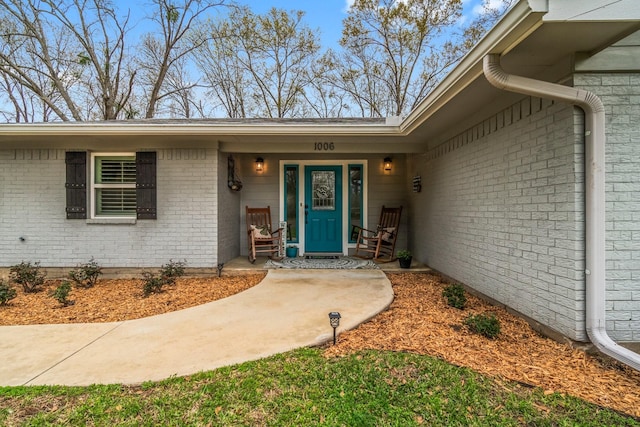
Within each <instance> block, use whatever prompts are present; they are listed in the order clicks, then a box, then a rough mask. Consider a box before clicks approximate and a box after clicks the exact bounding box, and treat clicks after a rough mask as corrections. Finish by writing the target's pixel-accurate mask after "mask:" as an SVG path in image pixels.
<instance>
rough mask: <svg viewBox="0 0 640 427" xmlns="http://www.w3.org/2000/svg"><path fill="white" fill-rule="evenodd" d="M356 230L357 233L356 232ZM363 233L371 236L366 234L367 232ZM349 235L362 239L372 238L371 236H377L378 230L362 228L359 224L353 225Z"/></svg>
mask: <svg viewBox="0 0 640 427" xmlns="http://www.w3.org/2000/svg"><path fill="white" fill-rule="evenodd" d="M356 231H357V233H356ZM365 233H369V234H371V236H367V234H365ZM351 235H352V236H356V237H357V238H363V239H372V238H374V237H373V236H377V235H378V232H377V231H373V230H369V229H368V228H364V227H360V226H359V225H354V226H353V229H352V231H351Z"/></svg>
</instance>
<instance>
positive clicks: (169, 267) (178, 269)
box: [160, 260, 187, 285]
mask: <svg viewBox="0 0 640 427" xmlns="http://www.w3.org/2000/svg"><path fill="white" fill-rule="evenodd" d="M186 265H187V261H173V260H169V262H168V263H167V264H165V265H163V266H162V268H161V269H160V276H161V277H162V278H163V279H164V280H165V281H166V284H167V285H173V284H174V283H175V281H176V279H177V278H178V277H182V276H184V268H185V266H186Z"/></svg>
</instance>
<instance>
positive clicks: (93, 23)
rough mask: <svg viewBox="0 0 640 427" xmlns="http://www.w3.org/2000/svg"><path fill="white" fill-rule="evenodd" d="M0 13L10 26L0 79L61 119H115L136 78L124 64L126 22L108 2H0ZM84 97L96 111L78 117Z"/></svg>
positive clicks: (1, 53)
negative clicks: (5, 78) (30, 95)
mask: <svg viewBox="0 0 640 427" xmlns="http://www.w3.org/2000/svg"><path fill="white" fill-rule="evenodd" d="M0 8H1V9H3V10H4V13H5V18H6V21H5V22H10V25H7V26H3V28H2V30H1V31H2V34H1V37H2V38H3V40H4V41H5V43H4V45H3V47H1V48H0V66H1V70H2V72H3V73H4V74H6V75H7V76H9V78H11V79H13V80H14V81H15V82H17V83H19V84H20V85H22V86H24V87H25V88H27V89H28V90H29V91H31V92H32V93H33V94H35V95H36V96H38V97H39V98H40V99H42V101H43V102H44V103H45V104H46V105H47V107H48V108H50V109H51V110H52V111H54V112H55V114H56V115H57V116H58V118H59V119H60V120H64V121H67V120H72V119H73V120H78V121H80V120H85V119H93V118H100V119H103V120H112V119H116V118H118V115H119V114H120V113H121V112H122V111H123V109H124V108H125V106H126V105H127V102H128V99H129V96H130V95H131V93H132V90H133V82H134V76H135V72H132V71H130V70H129V69H128V68H127V67H126V63H125V57H126V51H125V35H126V31H127V25H128V17H125V18H122V20H120V19H119V18H117V16H116V14H115V11H114V10H113V9H112V8H111V6H110V4H109V3H108V2H107V1H106V0H0ZM51 88H53V92H52V91H51ZM83 93H84V95H83ZM52 95H55V97H54V96H52ZM87 97H89V98H90V99H91V100H92V102H93V105H94V106H95V109H97V111H95V110H94V109H91V110H90V111H85V112H82V108H83V107H85V106H84V105H79V103H78V100H79V99H82V100H86V98H87Z"/></svg>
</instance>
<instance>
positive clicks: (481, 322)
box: [464, 313, 500, 339]
mask: <svg viewBox="0 0 640 427" xmlns="http://www.w3.org/2000/svg"><path fill="white" fill-rule="evenodd" d="M464 324H465V325H466V326H467V327H468V328H469V329H471V331H472V332H474V333H476V334H480V335H484V336H485V337H487V338H492V339H493V338H495V337H497V336H498V334H500V321H499V320H498V319H496V317H495V316H494V315H493V313H490V314H477V315H473V314H472V315H470V316H468V317H467V318H466V319H464Z"/></svg>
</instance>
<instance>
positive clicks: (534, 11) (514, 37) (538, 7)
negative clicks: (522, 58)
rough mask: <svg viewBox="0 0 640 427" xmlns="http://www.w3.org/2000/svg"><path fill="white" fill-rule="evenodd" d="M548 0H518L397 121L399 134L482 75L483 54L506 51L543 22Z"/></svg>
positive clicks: (408, 129) (426, 117) (434, 110)
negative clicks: (415, 104) (440, 79)
mask: <svg viewBox="0 0 640 427" xmlns="http://www.w3.org/2000/svg"><path fill="white" fill-rule="evenodd" d="M547 3H548V1H547V0H521V1H519V2H518V3H516V4H515V5H514V6H513V7H512V8H511V9H510V10H509V11H508V12H507V13H506V14H505V16H503V17H502V19H501V20H500V21H499V22H498V24H496V25H495V26H494V27H493V28H492V29H491V30H490V31H489V32H488V33H487V34H486V35H485V36H484V37H483V38H482V39H481V40H480V41H479V42H478V43H477V44H476V45H475V46H474V48H473V49H471V51H469V52H468V53H467V54H466V55H465V56H464V57H463V58H462V60H461V61H460V63H459V64H458V65H457V66H456V67H455V68H454V69H453V70H452V71H451V72H450V73H449V74H448V75H447V76H446V77H445V78H444V79H443V80H442V81H441V82H440V83H439V84H438V85H437V86H436V87H435V88H434V90H432V91H431V93H429V95H428V96H427V97H426V98H425V99H424V100H423V101H422V102H421V103H420V104H419V105H418V106H417V107H416V108H415V109H414V110H413V111H412V112H411V113H410V114H409V115H408V116H407V117H406V118H405V119H404V121H403V122H402V124H401V125H400V129H401V132H402V134H403V135H408V134H410V133H411V132H412V131H413V130H414V129H416V128H417V127H418V126H420V125H421V124H422V123H423V122H424V121H425V120H427V119H428V118H429V117H430V116H431V115H433V114H434V113H435V112H437V111H438V110H439V109H440V108H441V107H442V106H443V105H446V104H447V103H448V102H449V101H450V100H451V99H452V98H454V97H455V96H456V95H457V94H458V93H459V92H460V91H461V90H462V89H464V88H465V87H466V86H468V85H469V84H470V83H471V82H472V81H474V80H475V79H476V78H478V77H479V76H481V75H482V60H483V58H484V57H485V55H487V54H489V53H502V54H504V53H507V52H509V51H510V50H511V49H512V48H513V47H514V46H516V45H517V44H518V43H520V42H521V41H522V40H523V39H525V38H526V37H527V36H528V35H529V34H531V33H532V32H533V31H535V30H536V29H537V28H538V27H539V26H540V25H542V18H543V16H544V14H545V13H547V12H548V7H547Z"/></svg>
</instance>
